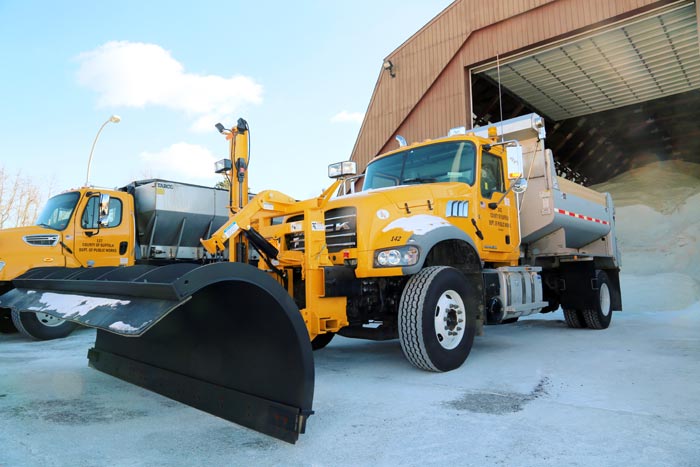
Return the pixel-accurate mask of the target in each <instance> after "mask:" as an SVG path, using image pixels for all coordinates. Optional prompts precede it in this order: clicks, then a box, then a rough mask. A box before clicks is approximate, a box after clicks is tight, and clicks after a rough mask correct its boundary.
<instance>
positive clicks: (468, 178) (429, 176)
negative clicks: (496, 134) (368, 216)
mask: <svg viewBox="0 0 700 467" xmlns="http://www.w3.org/2000/svg"><path fill="white" fill-rule="evenodd" d="M475 154H476V146H474V144H473V143H471V142H469V141H450V142H448V143H438V144H430V145H428V146H421V147H419V148H415V149H408V150H406V151H402V152H398V153H396V154H392V155H391V156H387V157H383V158H381V159H379V160H377V161H376V162H372V163H371V164H369V165H368V166H367V173H366V174H365V183H364V185H363V188H362V189H363V190H371V189H374V188H384V187H388V186H396V185H408V184H411V183H433V182H462V183H467V184H469V185H472V184H473V183H474V160H475Z"/></svg>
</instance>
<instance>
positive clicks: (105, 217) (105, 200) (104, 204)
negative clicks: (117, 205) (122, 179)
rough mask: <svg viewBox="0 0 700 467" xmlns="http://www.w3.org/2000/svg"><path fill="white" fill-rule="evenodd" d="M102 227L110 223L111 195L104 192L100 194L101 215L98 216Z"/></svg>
mask: <svg viewBox="0 0 700 467" xmlns="http://www.w3.org/2000/svg"><path fill="white" fill-rule="evenodd" d="M98 219H99V224H100V227H107V226H108V225H109V195H108V194H105V193H102V194H101V195H100V215H99V217H98Z"/></svg>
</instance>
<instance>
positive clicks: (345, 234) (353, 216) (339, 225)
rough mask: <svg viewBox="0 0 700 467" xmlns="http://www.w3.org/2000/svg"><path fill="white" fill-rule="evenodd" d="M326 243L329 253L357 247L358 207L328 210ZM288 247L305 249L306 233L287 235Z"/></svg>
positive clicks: (325, 216) (299, 249) (296, 217)
mask: <svg viewBox="0 0 700 467" xmlns="http://www.w3.org/2000/svg"><path fill="white" fill-rule="evenodd" d="M302 219H303V218H302V217H301V216H295V217H294V218H293V219H289V220H288V222H298V221H301V220H302ZM324 219H325V225H326V245H327V247H328V252H329V253H337V252H339V251H341V250H344V249H346V248H355V247H357V209H356V208H354V207H345V208H335V209H331V210H329V211H326V213H325V215H324ZM285 240H286V244H287V249H288V250H293V251H304V233H303V232H300V233H291V234H287V235H286V236H285Z"/></svg>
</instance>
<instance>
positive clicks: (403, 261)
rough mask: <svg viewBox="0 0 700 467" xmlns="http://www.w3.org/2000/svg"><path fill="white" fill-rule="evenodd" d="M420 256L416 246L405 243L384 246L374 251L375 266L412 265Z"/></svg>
mask: <svg viewBox="0 0 700 467" xmlns="http://www.w3.org/2000/svg"><path fill="white" fill-rule="evenodd" d="M418 258H420V250H419V249H418V247H417V246H414V245H406V246H402V247H398V248H385V249H383V250H377V251H376V252H375V253H374V267H375V268H395V267H397V266H413V265H414V264H416V263H417V262H418Z"/></svg>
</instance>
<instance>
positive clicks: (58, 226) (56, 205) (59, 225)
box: [36, 191, 80, 230]
mask: <svg viewBox="0 0 700 467" xmlns="http://www.w3.org/2000/svg"><path fill="white" fill-rule="evenodd" d="M78 198H80V194H79V193H78V192H76V191H72V192H70V193H62V194H60V195H58V196H54V197H53V198H51V199H49V200H48V201H47V202H46V206H44V209H42V211H41V214H39V217H38V218H37V220H36V225H40V226H42V227H48V228H50V229H55V230H63V229H65V228H66V226H68V221H70V217H71V215H73V210H74V209H75V205H76V204H77V203H78Z"/></svg>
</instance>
